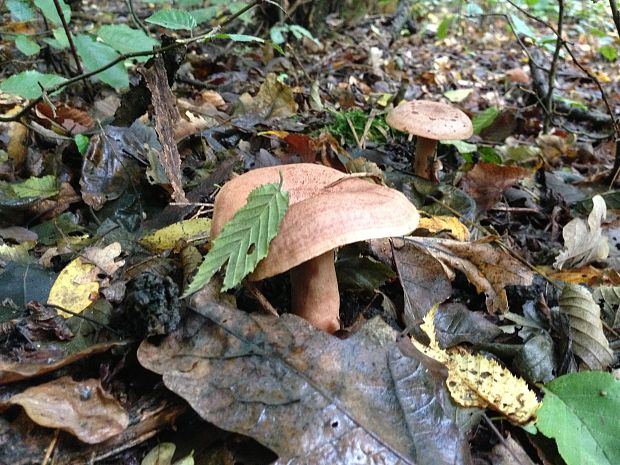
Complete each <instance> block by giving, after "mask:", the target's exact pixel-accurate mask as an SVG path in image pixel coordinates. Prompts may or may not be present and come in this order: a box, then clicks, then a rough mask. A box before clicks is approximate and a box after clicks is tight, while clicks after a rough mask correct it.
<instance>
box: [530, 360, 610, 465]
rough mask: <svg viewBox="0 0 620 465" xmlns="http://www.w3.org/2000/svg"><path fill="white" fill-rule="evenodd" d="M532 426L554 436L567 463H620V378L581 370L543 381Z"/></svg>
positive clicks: (549, 435)
mask: <svg viewBox="0 0 620 465" xmlns="http://www.w3.org/2000/svg"><path fill="white" fill-rule="evenodd" d="M544 390H545V398H544V400H543V403H542V406H541V407H540V409H539V410H538V412H537V420H536V426H537V427H538V429H539V430H540V431H541V432H542V433H543V434H544V435H545V436H547V437H550V438H555V440H556V441H557V444H558V450H559V452H560V455H561V456H562V458H563V459H564V460H565V461H566V463H567V464H568V465H616V464H618V463H620V448H619V447H618V438H620V422H619V421H618V412H620V382H619V381H618V380H616V379H615V378H614V377H613V376H612V375H611V374H609V373H602V372H581V373H571V374H568V375H564V376H561V377H559V378H557V379H555V380H553V381H551V382H550V383H549V384H547V385H545V387H544Z"/></svg>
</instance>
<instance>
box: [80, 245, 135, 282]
mask: <svg viewBox="0 0 620 465" xmlns="http://www.w3.org/2000/svg"><path fill="white" fill-rule="evenodd" d="M120 254H121V245H120V244H119V243H118V242H113V243H112V244H110V245H108V246H107V247H104V248H101V247H88V248H86V249H84V250H83V251H82V253H81V255H82V258H84V259H85V260H86V261H88V262H90V263H92V264H93V265H95V266H96V267H97V268H99V270H101V271H103V272H104V273H105V274H107V275H108V276H112V275H113V274H114V273H115V272H116V270H118V269H119V268H120V267H121V266H123V265H124V264H125V260H117V258H118V257H119V256H120Z"/></svg>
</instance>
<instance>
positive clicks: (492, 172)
mask: <svg viewBox="0 0 620 465" xmlns="http://www.w3.org/2000/svg"><path fill="white" fill-rule="evenodd" d="M532 174H533V172H532V171H531V170H528V169H526V168H520V167H518V166H508V165H494V164H492V163H484V162H479V163H477V164H476V166H474V167H473V168H472V169H471V170H470V171H468V172H467V174H465V176H463V179H462V180H461V188H462V189H463V190H464V191H465V192H467V193H468V194H469V195H470V196H471V197H472V198H473V199H474V200H475V201H476V205H477V206H478V209H479V210H480V211H485V210H488V209H489V208H491V207H492V206H493V205H495V204H496V203H497V201H498V200H499V199H500V196H501V194H502V192H504V190H506V189H507V188H508V187H510V186H512V185H513V184H515V183H516V182H517V181H519V180H520V179H523V178H526V177H528V176H531V175H532Z"/></svg>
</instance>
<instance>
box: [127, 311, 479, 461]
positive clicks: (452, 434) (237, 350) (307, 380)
mask: <svg viewBox="0 0 620 465" xmlns="http://www.w3.org/2000/svg"><path fill="white" fill-rule="evenodd" d="M196 310H197V312H199V315H194V316H193V317H192V318H190V319H189V320H188V322H187V324H186V326H185V328H184V329H183V331H182V332H178V333H175V334H174V335H172V336H169V337H168V338H167V339H165V340H164V341H163V342H162V343H161V344H159V345H153V344H150V343H148V342H144V343H143V344H142V345H141V347H140V349H139V351H138V356H139V360H140V362H141V363H142V364H143V365H144V366H145V367H147V368H148V369H150V370H154V371H156V372H158V373H160V374H162V375H163V379H164V382H165V383H166V386H167V387H168V388H169V389H171V390H173V391H174V392H176V393H178V394H179V395H181V396H182V397H184V398H185V399H186V400H187V401H188V402H189V403H190V404H191V405H192V408H194V409H195V410H196V411H197V412H198V413H199V414H200V415H201V416H202V417H203V418H204V419H206V420H208V421H212V422H215V423H216V424H218V425H219V426H220V427H222V428H224V429H228V430H233V431H237V432H241V433H243V434H248V435H251V436H253V437H255V438H257V439H259V440H260V441H261V442H262V443H263V444H265V445H267V446H268V447H270V448H271V449H273V450H274V451H275V452H276V453H277V454H278V455H279V456H280V461H281V462H282V463H284V462H287V461H290V460H292V461H293V462H301V461H303V462H306V461H308V460H310V461H316V462H320V463H326V462H327V461H329V462H331V463H347V462H346V457H347V456H349V454H354V456H356V457H357V459H356V460H358V461H359V462H360V463H371V462H372V461H373V460H374V459H373V458H372V457H377V456H378V457H381V458H382V460H384V461H386V462H388V463H412V462H413V461H415V462H416V463H468V462H467V460H468V459H467V457H466V455H467V454H466V453H465V452H464V450H463V442H462V440H463V437H462V436H461V434H460V433H459V430H458V428H457V427H456V426H455V425H454V424H452V425H451V421H450V420H449V417H448V416H447V415H446V413H445V412H444V411H443V408H441V407H437V406H435V407H434V410H433V409H431V411H433V412H434V415H433V416H430V417H429V415H428V413H429V410H427V408H428V407H424V406H428V404H429V403H430V404H431V405H435V404H434V402H437V399H433V395H431V394H430V391H428V389H431V386H432V385H433V383H430V384H426V383H429V381H428V379H427V380H426V381H425V382H423V380H424V379H425V377H426V376H428V374H424V373H425V371H424V370H421V369H420V370H419V371H418V369H419V368H420V367H419V366H418V364H417V363H416V362H415V361H414V360H411V359H403V356H402V355H401V354H400V352H399V351H398V349H397V347H396V346H395V344H394V343H393V341H394V340H395V337H396V334H395V332H393V331H392V330H390V329H388V328H387V327H385V326H384V325H383V324H382V323H380V322H378V321H377V320H373V322H371V323H368V324H367V325H366V326H364V328H363V329H362V330H361V331H360V332H358V333H356V334H355V335H354V336H352V337H351V338H349V339H348V340H345V341H341V340H339V339H337V338H334V337H332V336H329V335H327V334H325V333H322V332H319V331H316V330H314V329H312V328H311V327H310V326H309V325H308V324H307V323H305V322H304V321H303V320H301V319H299V318H297V317H295V316H290V315H285V316H282V317H281V318H279V319H275V318H273V317H267V316H256V315H247V314H244V313H242V312H239V311H236V310H234V309H231V308H228V307H223V306H219V305H215V304H208V303H207V304H205V305H202V306H199V307H197V309H196ZM189 334H191V335H192V337H191V338H189V337H188V335H189ZM248 377H251V379H252V380H253V381H252V382H251V383H248V382H247V380H248ZM395 382H396V385H397V389H394V383H395ZM410 383H413V384H410ZM405 386H409V387H410V388H411V390H403V389H404V387H405ZM414 386H417V392H416V391H415V390H414V389H413V387H414ZM422 386H428V387H427V388H423V387H422ZM432 389H434V388H432ZM432 389H431V391H432ZM403 396H404V397H403ZM414 426H415V427H414ZM440 433H442V434H441V438H442V440H440V441H439V442H440V443H442V444H444V445H445V444H453V448H449V449H444V450H443V453H442V457H443V458H442V459H441V462H439V461H438V457H437V456H436V455H433V454H430V453H429V452H430V451H429V447H431V442H434V441H436V440H437V435H438V434H440ZM431 438H433V439H432V441H431ZM418 441H419V442H418ZM444 441H445V442H444ZM362 444H364V446H363V447H362ZM439 449H440V448H439ZM439 449H438V448H437V447H436V446H435V447H433V450H435V451H438V450H439Z"/></svg>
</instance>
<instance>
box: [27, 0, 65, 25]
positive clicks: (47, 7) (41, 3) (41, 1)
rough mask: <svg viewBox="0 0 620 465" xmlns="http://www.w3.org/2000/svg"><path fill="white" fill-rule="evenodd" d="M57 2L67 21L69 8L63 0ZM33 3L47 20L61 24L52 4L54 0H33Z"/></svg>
mask: <svg viewBox="0 0 620 465" xmlns="http://www.w3.org/2000/svg"><path fill="white" fill-rule="evenodd" d="M59 3H60V9H61V11H62V14H63V16H64V17H65V21H66V22H67V23H69V22H70V21H71V8H70V7H69V5H67V4H66V3H65V2H64V0H59ZM34 4H35V6H36V7H37V8H38V9H40V10H41V13H43V16H45V18H46V19H47V20H48V21H51V22H53V23H54V24H56V25H57V26H60V25H61V24H62V21H61V20H60V16H58V12H57V11H56V7H55V6H54V0H34Z"/></svg>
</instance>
